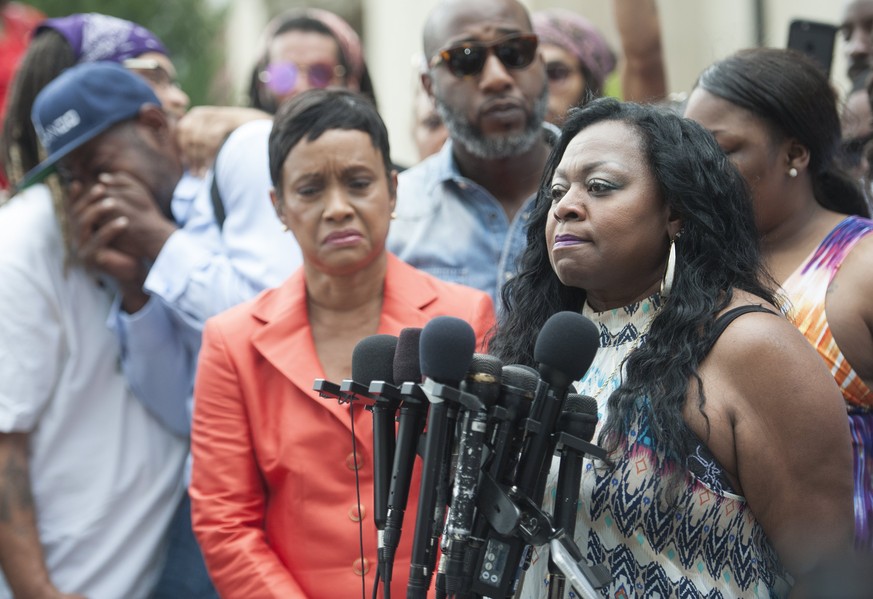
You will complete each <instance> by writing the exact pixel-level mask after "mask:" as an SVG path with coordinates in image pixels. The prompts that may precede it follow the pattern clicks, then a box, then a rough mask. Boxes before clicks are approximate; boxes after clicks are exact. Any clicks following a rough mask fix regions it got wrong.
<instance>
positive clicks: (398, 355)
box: [394, 327, 421, 385]
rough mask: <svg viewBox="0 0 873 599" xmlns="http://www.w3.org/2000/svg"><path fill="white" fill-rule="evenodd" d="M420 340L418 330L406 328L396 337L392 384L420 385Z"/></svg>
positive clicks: (419, 330) (419, 331)
mask: <svg viewBox="0 0 873 599" xmlns="http://www.w3.org/2000/svg"><path fill="white" fill-rule="evenodd" d="M420 340H421V329H420V328H412V327H410V328H406V329H403V330H402V331H400V335H399V336H398V337H397V350H396V351H395V352H394V384H395V385H402V384H403V383H420V382H421V363H420V362H419V359H418V344H419V342H420Z"/></svg>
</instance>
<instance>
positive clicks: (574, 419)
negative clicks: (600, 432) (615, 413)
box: [559, 393, 597, 441]
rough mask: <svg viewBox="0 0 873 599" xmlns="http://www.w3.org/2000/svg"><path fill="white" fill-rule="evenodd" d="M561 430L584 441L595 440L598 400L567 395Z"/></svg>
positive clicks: (585, 396)
mask: <svg viewBox="0 0 873 599" xmlns="http://www.w3.org/2000/svg"><path fill="white" fill-rule="evenodd" d="M559 428H560V429H561V430H562V431H564V432H566V433H570V434H571V435H573V436H574V437H578V438H580V439H582V440H583V441H590V440H591V439H593V438H594V430H595V429H596V428H597V400H596V399H594V398H593V397H589V396H587V395H579V394H578V393H570V394H569V395H567V399H566V401H564V411H563V412H562V413H561V418H560V423H559Z"/></svg>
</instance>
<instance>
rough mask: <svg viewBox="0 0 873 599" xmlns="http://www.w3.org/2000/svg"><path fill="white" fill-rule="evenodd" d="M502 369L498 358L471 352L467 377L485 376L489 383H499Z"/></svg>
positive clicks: (501, 363)
mask: <svg viewBox="0 0 873 599" xmlns="http://www.w3.org/2000/svg"><path fill="white" fill-rule="evenodd" d="M502 370H503V362H501V361H500V358H495V357H494V356H491V355H488V354H473V359H472V360H471V361H470V368H469V370H467V378H468V379H470V378H487V379H488V381H487V382H490V383H499V382H500V378H501V374H502ZM479 375H481V376H479Z"/></svg>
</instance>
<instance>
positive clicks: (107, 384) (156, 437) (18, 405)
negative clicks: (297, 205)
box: [0, 63, 187, 599]
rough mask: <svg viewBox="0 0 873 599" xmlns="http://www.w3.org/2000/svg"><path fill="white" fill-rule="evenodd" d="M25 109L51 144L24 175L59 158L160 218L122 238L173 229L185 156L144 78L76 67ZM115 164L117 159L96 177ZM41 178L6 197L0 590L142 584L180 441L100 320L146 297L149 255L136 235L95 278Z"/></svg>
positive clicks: (0, 352) (82, 186) (50, 591)
mask: <svg viewBox="0 0 873 599" xmlns="http://www.w3.org/2000/svg"><path fill="white" fill-rule="evenodd" d="M33 118H34V123H35V125H36V128H37V131H38V133H39V135H40V139H41V141H42V143H43V145H44V147H45V148H46V150H47V151H48V153H49V157H48V158H47V159H46V160H45V161H44V162H43V163H41V164H40V165H39V166H38V167H37V168H36V169H34V171H33V172H31V173H30V174H29V175H28V176H27V178H26V180H27V182H28V183H31V184H34V183H36V182H38V181H40V180H41V179H42V178H44V177H45V176H46V174H47V173H48V172H50V171H51V170H52V169H55V170H58V171H59V172H60V173H61V174H62V175H63V176H67V177H71V178H75V179H76V180H78V181H80V183H77V185H78V186H79V191H80V192H81V193H91V192H93V190H94V189H95V188H99V187H101V186H102V188H103V190H104V194H105V197H104V200H103V201H107V202H119V203H124V204H125V205H126V206H127V207H128V208H127V209H128V214H129V216H127V217H125V218H127V219H128V220H129V221H130V222H129V223H125V222H123V220H124V219H122V222H119V223H116V226H117V230H118V231H122V230H124V231H126V232H128V233H130V232H131V231H133V232H134V233H135V231H137V230H139V229H138V227H139V225H140V224H141V223H142V222H145V221H148V222H151V223H152V224H153V225H154V224H155V223H158V224H160V225H161V227H158V226H152V227H149V230H150V231H151V233H150V235H148V236H145V237H147V238H142V239H139V238H136V237H133V236H132V237H131V238H129V239H128V240H127V242H126V243H129V244H131V245H136V244H144V243H146V242H147V241H148V242H150V243H158V242H159V238H160V236H161V235H162V234H166V235H169V233H170V232H171V231H172V230H173V228H174V225H173V224H172V221H170V219H169V218H167V217H168V215H169V205H170V201H171V199H172V192H173V188H174V186H175V181H178V179H179V177H180V176H181V173H182V169H181V162H180V160H179V158H178V155H177V154H176V153H175V150H174V149H173V144H172V143H165V141H166V140H167V139H171V138H168V136H170V135H171V131H170V129H169V127H168V123H167V120H166V117H165V116H164V115H163V112H162V111H161V109H160V108H159V101H158V99H157V97H156V96H155V95H154V92H152V90H151V89H150V88H149V87H148V86H147V85H146V84H145V83H144V82H143V80H142V79H141V78H138V77H137V76H135V75H133V74H131V73H129V72H128V71H126V70H125V69H124V68H122V67H120V66H118V65H114V64H108V63H93V64H87V65H80V66H77V67H73V68H71V69H69V70H68V71H66V72H65V73H64V74H62V75H61V76H60V77H58V78H57V79H55V80H54V81H53V82H52V83H50V84H49V85H48V86H46V88H45V89H44V90H43V91H42V92H41V93H40V94H39V96H38V97H37V100H36V102H35V104H34V110H33ZM121 140H125V143H121ZM98 142H99V143H98ZM104 142H109V143H108V145H106V143H104ZM120 166H124V167H125V168H124V169H123V170H124V172H126V173H127V174H126V175H120V174H119V175H113V176H112V177H110V178H100V179H99V181H95V177H97V176H98V174H99V173H103V172H106V171H111V172H117V171H119V170H121V169H120V168H115V167H120ZM108 167H112V168H108ZM92 183H93V184H92ZM41 187H42V186H41V185H33V187H30V188H29V189H25V190H24V191H22V192H21V193H19V194H18V195H17V196H16V197H15V198H14V199H13V200H11V201H10V202H9V203H8V204H6V205H5V206H3V207H2V208H0V280H2V281H3V284H2V285H0V380H2V381H3V384H2V385H0V566H2V569H3V573H4V576H5V581H4V580H3V579H0V598H3V597H9V596H12V595H14V596H22V597H24V596H27V597H31V596H33V597H37V596H39V597H42V596H46V597H49V596H51V597H58V596H63V595H62V593H78V594H81V595H84V596H87V597H89V598H90V599H99V598H101V597H104V598H107V599H109V598H117V597H147V596H149V594H150V592H151V589H152V587H153V586H154V583H155V581H156V578H157V576H158V574H159V569H160V567H161V556H162V548H163V543H164V536H165V532H166V530H167V527H168V524H169V522H170V519H171V518H172V516H173V513H174V511H175V508H176V506H177V504H178V502H179V498H180V496H181V495H182V492H183V486H182V468H183V464H184V460H185V456H186V453H187V448H186V442H185V440H184V438H183V437H181V436H179V435H174V434H173V433H172V432H170V431H169V430H168V429H167V427H166V426H165V425H164V424H162V423H161V421H160V420H159V418H157V417H156V416H155V415H154V414H153V413H151V412H150V411H149V409H148V408H147V407H145V405H144V404H143V403H141V402H140V401H138V400H137V398H136V397H135V396H134V394H133V392H132V391H131V389H130V388H129V386H128V384H127V383H126V381H125V377H124V374H123V373H122V371H121V368H120V365H119V364H120V361H121V351H120V348H119V342H118V340H117V338H116V337H115V335H113V333H112V332H111V331H110V330H109V329H108V328H107V327H106V320H107V316H108V315H109V313H110V310H111V305H112V302H113V299H114V296H115V295H116V290H118V291H120V292H121V294H120V295H121V299H122V302H125V303H126V304H127V305H128V306H130V307H131V309H133V306H135V305H136V304H138V303H140V302H143V305H144V299H143V298H142V297H141V295H140V294H141V293H142V292H141V290H139V289H137V287H136V285H137V279H138V278H140V279H141V277H142V271H143V269H144V268H145V265H144V264H143V263H142V260H140V259H138V258H136V255H137V254H136V253H135V252H133V251H132V250H130V251H131V253H129V254H126V255H125V256H122V253H123V252H122V253H119V254H117V255H116V254H110V255H108V256H106V260H107V268H106V269H105V271H106V272H111V273H113V274H115V275H116V276H113V277H106V276H103V277H102V278H100V279H98V278H97V277H96V276H94V275H93V274H92V273H88V272H87V271H86V270H85V269H84V268H83V267H82V266H81V265H79V264H77V263H67V261H66V259H65V249H64V247H65V246H64V240H63V235H62V231H60V230H59V225H58V221H57V219H56V218H55V215H54V209H53V207H52V205H51V200H50V195H49V194H48V193H45V191H44V189H41ZM81 222H83V223H88V219H87V218H83V219H82V221H81ZM164 225H166V226H164ZM104 231H105V229H104ZM161 231H163V233H161ZM104 234H107V235H109V234H111V228H110V231H109V233H104ZM110 241H111V240H110Z"/></svg>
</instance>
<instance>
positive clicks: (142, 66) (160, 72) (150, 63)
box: [121, 58, 179, 87]
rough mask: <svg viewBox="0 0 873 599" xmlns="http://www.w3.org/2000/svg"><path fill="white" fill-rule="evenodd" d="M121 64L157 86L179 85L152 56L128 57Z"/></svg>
mask: <svg viewBox="0 0 873 599" xmlns="http://www.w3.org/2000/svg"><path fill="white" fill-rule="evenodd" d="M121 64H122V65H123V66H124V68H126V69H129V70H131V71H134V72H136V74H137V75H139V76H140V77H142V78H143V79H145V80H146V81H148V82H149V83H151V84H153V85H156V86H158V87H169V86H173V87H179V82H178V80H176V78H175V77H174V76H173V75H171V74H170V73H169V72H167V69H165V68H164V67H163V66H161V63H159V62H158V61H157V60H155V59H153V58H128V59H127V60H124V61H123V62H122V63H121Z"/></svg>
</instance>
